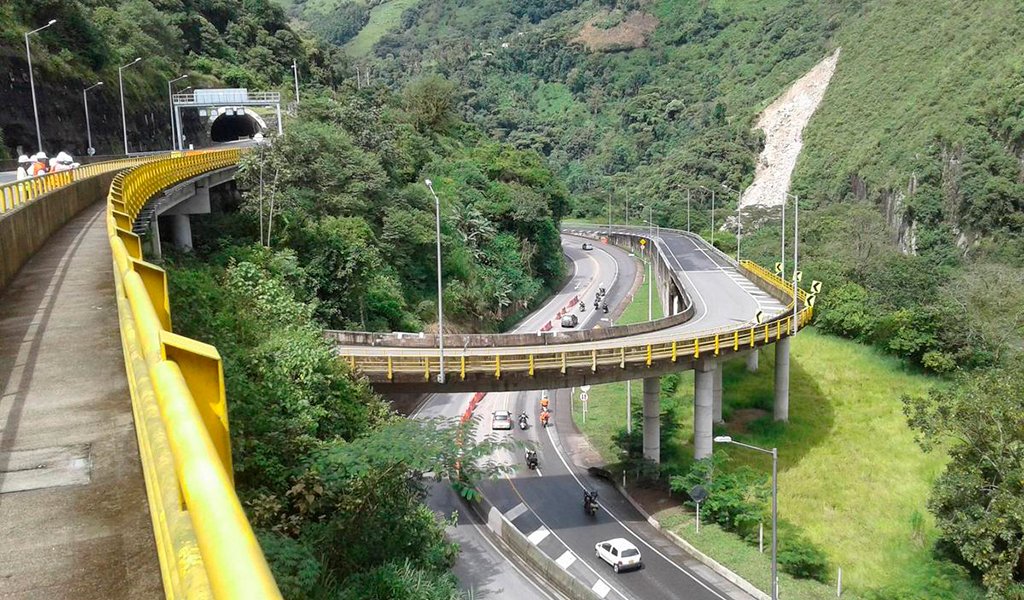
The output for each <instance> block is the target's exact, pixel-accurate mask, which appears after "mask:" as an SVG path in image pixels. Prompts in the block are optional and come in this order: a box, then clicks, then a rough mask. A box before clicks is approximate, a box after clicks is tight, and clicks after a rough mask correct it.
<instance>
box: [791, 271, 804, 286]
mask: <svg viewBox="0 0 1024 600" xmlns="http://www.w3.org/2000/svg"><path fill="white" fill-rule="evenodd" d="M793 279H796V281H797V283H800V282H801V281H803V280H804V272H803V271H797V272H796V273H794V274H793Z"/></svg>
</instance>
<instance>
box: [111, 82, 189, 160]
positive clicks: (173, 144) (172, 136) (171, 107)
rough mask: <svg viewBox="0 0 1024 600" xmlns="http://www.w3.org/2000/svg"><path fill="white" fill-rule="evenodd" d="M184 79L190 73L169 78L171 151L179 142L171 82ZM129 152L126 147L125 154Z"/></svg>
mask: <svg viewBox="0 0 1024 600" xmlns="http://www.w3.org/2000/svg"><path fill="white" fill-rule="evenodd" d="M182 79H188V75H182V76H181V77H176V78H174V79H169V80H168V81H167V107H168V109H169V110H170V115H171V151H172V152H173V151H174V150H176V149H177V144H176V143H175V141H174V140H176V139H177V138H176V137H175V135H174V92H173V91H172V90H171V84H173V83H174V82H175V81H181V80H182ZM127 153H128V150H127V149H126V150H125V154H127Z"/></svg>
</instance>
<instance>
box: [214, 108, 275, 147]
mask: <svg viewBox="0 0 1024 600" xmlns="http://www.w3.org/2000/svg"><path fill="white" fill-rule="evenodd" d="M262 129H263V127H261V124H260V122H259V121H258V120H257V118H256V117H255V116H253V115H251V114H249V113H248V111H246V112H238V113H228V112H225V113H222V114H221V115H219V116H218V117H217V118H216V119H214V121H213V124H212V125H210V140H212V141H214V142H233V141H235V140H237V139H239V138H251V137H252V136H254V135H256V134H257V133H259V132H260V131H261V130H262Z"/></svg>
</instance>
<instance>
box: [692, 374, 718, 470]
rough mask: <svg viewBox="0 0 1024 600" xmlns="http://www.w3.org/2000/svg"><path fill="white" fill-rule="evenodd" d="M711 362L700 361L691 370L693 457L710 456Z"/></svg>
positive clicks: (713, 393)
mask: <svg viewBox="0 0 1024 600" xmlns="http://www.w3.org/2000/svg"><path fill="white" fill-rule="evenodd" d="M717 368H718V367H717V365H716V364H715V363H714V362H713V361H700V362H698V363H697V366H696V368H695V369H694V370H693V457H694V458H695V459H697V460H700V459H702V458H707V457H709V456H711V434H712V419H713V414H712V413H713V405H714V396H715V370H716V369H717Z"/></svg>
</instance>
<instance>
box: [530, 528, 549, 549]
mask: <svg viewBox="0 0 1024 600" xmlns="http://www.w3.org/2000/svg"><path fill="white" fill-rule="evenodd" d="M549 535H551V532H550V531H548V528H547V527H543V526H542V527H541V528H540V529H538V530H537V531H534V532H533V533H531V534H530V535H528V536H526V539H528V540H530V543H531V544H533V545H534V546H536V545H537V544H539V543H541V542H543V541H544V538H546V537H548V536H549Z"/></svg>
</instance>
